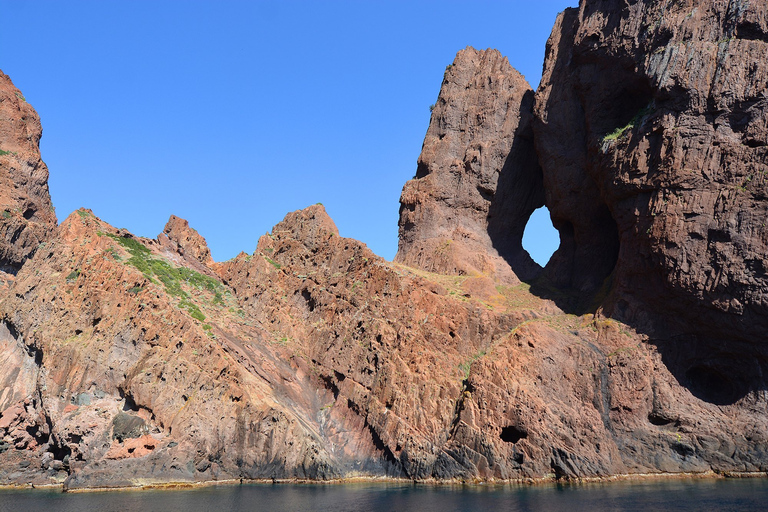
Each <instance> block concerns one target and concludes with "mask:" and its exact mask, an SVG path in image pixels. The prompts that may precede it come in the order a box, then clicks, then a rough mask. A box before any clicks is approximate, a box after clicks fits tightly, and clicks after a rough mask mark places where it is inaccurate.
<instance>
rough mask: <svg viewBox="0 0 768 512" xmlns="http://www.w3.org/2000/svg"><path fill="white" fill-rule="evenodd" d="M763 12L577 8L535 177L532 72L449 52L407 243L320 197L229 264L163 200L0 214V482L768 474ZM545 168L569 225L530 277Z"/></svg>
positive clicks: (711, 7) (567, 17)
mask: <svg viewBox="0 0 768 512" xmlns="http://www.w3.org/2000/svg"><path fill="white" fill-rule="evenodd" d="M686 6H687V7H686ZM689 7H690V9H689ZM765 20H766V8H765V7H763V6H762V5H753V4H752V3H749V4H747V3H746V2H744V3H740V2H735V1H731V2H729V3H727V4H726V3H724V2H722V3H721V2H715V1H711V2H709V3H708V4H707V5H705V6H702V5H701V3H697V4H696V6H693V5H688V4H686V3H685V2H679V1H678V2H671V3H668V2H635V3H632V4H627V5H623V6H621V7H616V6H614V5H613V4H611V5H607V4H605V3H598V2H594V1H591V0H586V1H584V2H582V4H581V7H580V8H579V9H578V10H568V11H566V12H565V13H564V14H563V15H562V16H561V17H560V18H559V19H558V23H557V25H556V27H555V30H554V32H553V36H552V38H551V39H550V43H549V45H548V53H547V62H546V66H545V75H544V80H543V82H542V86H541V88H540V90H539V92H538V97H537V100H536V105H535V115H536V119H535V122H534V128H535V132H536V145H537V151H538V154H539V157H540V161H541V163H542V169H541V171H543V175H542V174H541V172H540V170H539V168H538V167H537V165H536V161H535V158H534V157H533V155H532V153H530V136H531V128H530V126H531V120H530V116H531V114H530V112H529V110H528V109H529V107H528V106H526V105H529V104H527V103H526V102H527V101H528V102H530V101H531V100H530V91H529V90H528V89H527V86H525V84H524V82H521V80H522V79H521V78H520V77H519V76H518V75H516V74H515V73H514V72H513V71H512V70H511V68H510V67H509V65H508V64H507V63H506V61H505V60H504V59H502V58H501V57H500V56H499V55H498V54H497V53H495V52H488V51H486V52H476V51H474V50H471V49H468V50H464V51H463V52H461V53H460V54H459V56H458V57H457V60H456V62H455V63H454V65H453V66H452V67H451V68H450V69H449V70H447V72H446V80H445V83H444V84H443V89H442V91H441V96H440V100H439V102H438V105H437V106H436V107H435V110H434V112H433V119H432V123H431V125H430V133H429V134H428V136H427V139H426V141H425V145H424V151H423V153H422V157H421V159H420V163H419V171H418V173H417V178H416V179H415V180H413V181H412V182H409V184H408V185H407V186H406V188H405V189H404V192H403V200H402V209H401V233H402V236H403V241H402V244H401V247H400V252H399V255H398V262H395V263H390V262H386V261H384V260H383V259H381V258H379V257H377V256H376V255H374V254H373V253H372V252H371V251H370V250H369V249H368V248H367V247H366V246H365V245H364V244H362V243H360V242H357V241H355V240H351V239H348V238H343V237H340V236H339V232H338V230H337V229H336V226H335V224H334V223H333V221H332V220H331V219H330V218H329V217H328V215H327V213H326V212H325V210H324V208H323V207H322V206H321V205H315V206H310V207H308V208H305V209H303V210H299V211H296V212H291V213H289V214H288V215H287V216H286V217H285V219H284V220H283V221H282V222H280V223H279V224H278V225H276V226H275V227H274V229H273V230H272V232H271V233H268V234H266V235H264V236H262V237H261V238H260V240H259V241H258V245H257V248H256V251H255V252H254V253H253V254H250V255H247V254H244V253H243V254H240V255H239V256H237V257H236V258H234V259H232V260H230V261H227V262H223V263H213V262H212V261H211V257H210V252H209V251H208V249H207V246H206V244H205V241H204V239H203V238H202V237H201V236H200V235H199V234H197V232H195V231H194V230H193V229H191V228H190V227H189V225H188V223H187V222H186V221H184V220H183V219H179V218H176V217H172V218H171V220H170V221H169V223H168V225H167V226H166V229H165V231H164V233H163V234H161V235H160V236H158V239H157V240H149V239H144V238H140V237H136V236H133V235H132V234H130V233H128V232H127V231H125V230H119V229H115V228H114V227H112V226H110V225H108V224H106V223H105V222H103V221H101V220H100V219H99V218H98V217H96V216H95V215H94V214H93V212H91V211H90V210H84V209H82V210H78V211H76V212H74V213H73V214H72V215H70V216H69V217H68V218H67V219H66V220H65V221H64V222H63V223H62V224H61V225H60V226H59V227H58V228H56V229H51V230H50V231H49V232H48V231H47V232H46V233H47V234H46V236H47V237H48V238H46V239H45V243H44V244H40V243H38V245H37V246H36V247H35V249H36V250H28V249H29V246H28V245H26V244H28V239H27V238H24V236H19V237H11V238H10V239H8V240H7V247H8V249H7V251H6V253H7V254H9V255H16V256H14V257H16V259H15V260H12V259H8V261H9V262H13V265H16V266H11V267H10V268H13V269H14V272H15V276H14V277H13V278H12V279H10V278H9V279H8V280H7V281H8V282H7V283H6V284H4V285H3V286H2V287H0V349H1V350H0V354H1V355H0V384H2V387H1V388H0V483H4V484H5V483H30V482H31V483H56V482H59V483H63V484H64V485H65V486H68V487H72V488H74V487H100V486H131V485H140V484H142V483H146V482H172V481H176V482H178V481H187V482H192V481H207V480H219V479H239V478H244V479H245V478H248V479H250V478H269V479H283V478H306V479H334V478H343V477H356V476H390V477H404V478H411V479H415V480H426V479H438V480H447V479H460V480H465V481H469V480H475V479H481V480H493V479H528V478H534V479H561V478H566V479H568V478H578V477H599V476H606V475H613V474H619V473H629V474H633V473H659V472H672V473H674V472H705V471H716V472H720V473H727V472H733V471H749V472H765V471H766V470H768V449H766V446H768V417H767V416H766V414H765V411H766V403H767V402H766V391H765V390H766V386H765V383H764V380H763V377H762V375H764V374H765V373H764V369H763V365H764V361H765V360H766V359H765V357H764V356H765V354H764V351H765V349H764V348H763V345H762V339H761V338H759V336H758V334H759V332H761V331H760V329H761V328H762V327H763V326H764V324H765V318H766V317H765V315H764V313H765V311H764V306H765V304H764V300H763V297H764V294H765V290H766V286H765V284H766V283H765V282H764V279H765V275H764V273H762V270H761V269H762V268H763V267H762V265H764V263H765V257H764V254H765V252H764V246H765V230H764V226H762V225H758V224H757V222H758V220H756V219H758V216H760V215H762V216H763V217H764V216H765V215H764V214H765V211H764V209H765V197H768V196H765V194H764V193H763V192H764V186H763V185H764V183H763V181H762V178H761V177H760V176H761V175H762V174H761V173H762V170H763V169H764V167H765V165H766V164H765V162H766V160H765V159H764V153H763V151H764V149H765V147H768V145H766V144H764V138H765V136H764V132H763V131H761V130H762V129H763V128H765V126H764V125H765V123H764V122H763V121H764V112H765V109H764V99H765V98H763V96H761V94H762V95H764V91H765V85H766V84H765V73H764V70H763V64H762V61H760V60H759V58H758V51H759V50H761V49H763V50H764V46H765V38H764V37H763V34H765V27H766V22H765ZM725 36H727V37H725ZM731 37H732V39H731ZM713 38H715V39H714V40H713ZM730 45H735V46H734V47H733V48H734V50H733V51H734V52H735V53H733V54H731V53H728V52H730V51H731V50H729V48H731V46H730ZM689 47H690V48H694V49H696V51H691V52H689V50H688V48H689ZM725 55H728V57H727V58H726V57H724V56H725ZM748 62H750V64H749V65H748V64H747V63H748ZM727 84H730V85H729V86H726V85H727ZM518 86H519V87H518ZM729 87H730V88H729ZM3 105H4V106H5V105H6V104H5V102H4V103H3ZM3 108H4V107H3ZM630 114H631V115H630ZM761 119H762V120H763V121H761ZM761 123H762V124H761ZM512 126H514V128H512ZM4 129H5V128H4ZM2 133H15V132H12V131H7V132H2ZM563 134H569V135H570V136H569V137H564V136H563ZM497 138H498V140H497ZM3 140H4V139H3ZM3 140H0V145H2V144H5V142H3ZM3 147H4V146H3ZM7 156H8V155H4V156H3V157H7ZM518 157H519V158H518ZM4 161H8V160H4ZM686 169H687V170H686ZM691 169H693V170H694V172H688V171H689V170H691ZM745 173H752V177H751V178H750V179H748V180H747V179H746V178H744V181H739V180H740V179H741V178H742V177H744V176H745ZM12 176H15V175H12ZM746 177H749V175H748V174H746ZM542 184H543V186H544V188H545V191H546V197H545V198H544V199H545V200H546V202H547V205H548V206H549V207H550V210H551V212H552V217H553V221H554V222H555V225H556V227H558V229H559V230H560V233H561V240H562V245H561V247H560V249H559V250H558V252H557V253H556V255H555V256H554V257H553V259H552V260H551V262H550V263H549V264H548V265H547V267H546V268H545V269H544V271H543V272H542V274H541V275H540V276H539V277H537V278H535V279H532V280H531V283H532V285H530V286H529V285H528V284H525V283H520V282H519V281H518V280H517V278H516V277H515V273H518V274H519V275H521V276H522V275H528V277H532V276H533V275H535V274H536V268H535V267H530V266H529V265H528V264H526V263H525V262H526V261H527V260H526V257H527V256H526V255H525V254H524V252H520V251H522V248H519V247H518V243H519V239H520V237H521V234H522V226H524V224H525V221H526V220H527V217H528V215H529V214H530V212H531V211H532V209H533V208H534V207H536V205H538V204H540V202H541V200H542V197H541V194H542ZM2 186H3V187H5V189H3V190H0V197H12V195H13V194H15V193H16V192H14V191H15V190H23V187H21V188H20V187H19V186H16V183H15V182H14V181H13V180H11V179H9V180H6V181H5V182H3V183H2ZM37 190H42V189H40V188H38V189H37ZM457 190H458V193H457V192H456V191H457ZM451 191H453V194H454V195H453V196H451ZM25 193H30V194H31V192H25ZM35 211H37V210H35ZM22 217H23V215H22ZM35 222H37V221H35ZM30 226H32V225H30ZM32 227H34V226H32ZM32 227H30V228H29V229H32ZM464 231H466V232H467V234H466V235H465V234H463V233H464ZM33 232H34V231H30V233H33ZM25 236H26V235H25ZM30 236H31V235H30ZM41 236H42V235H41ZM444 243H448V245H450V246H455V248H456V249H451V251H450V252H448V253H447V254H445V255H441V253H440V251H439V249H440V247H441V245H437V246H436V245H435V244H444ZM518 249H519V250H518ZM760 251H763V252H762V253H760ZM474 254H478V255H479V257H478V258H474V257H470V256H472V255H474ZM9 258H10V256H9ZM521 262H522V263H521ZM9 265H10V263H9ZM526 268H528V269H529V270H530V268H533V270H531V271H530V272H528V271H527V270H526ZM425 269H430V270H439V271H440V272H431V271H428V270H425ZM532 291H533V292H534V293H532ZM548 297H549V298H548ZM587 306H589V309H588V310H586V307H587ZM610 316H612V317H614V318H609V317H610ZM617 319H618V320H623V321H617Z"/></svg>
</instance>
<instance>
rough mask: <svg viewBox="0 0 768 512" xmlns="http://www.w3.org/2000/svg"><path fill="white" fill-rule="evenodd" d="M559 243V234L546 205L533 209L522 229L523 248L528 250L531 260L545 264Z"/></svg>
mask: <svg viewBox="0 0 768 512" xmlns="http://www.w3.org/2000/svg"><path fill="white" fill-rule="evenodd" d="M559 245H560V234H559V233H558V232H557V230H556V229H555V227H554V226H553V225H552V220H551V219H550V217H549V210H548V209H547V207H546V206H542V207H541V208H539V209H537V210H535V211H534V212H533V213H532V214H531V217H530V218H529V219H528V223H527V224H526V225H525V231H523V248H524V249H525V250H526V251H528V254H530V255H531V258H533V261H535V262H536V263H538V264H539V265H541V266H542V267H544V266H546V264H547V262H548V261H549V259H550V258H551V257H552V254H554V252H555V251H556V250H557V248H558V246H559Z"/></svg>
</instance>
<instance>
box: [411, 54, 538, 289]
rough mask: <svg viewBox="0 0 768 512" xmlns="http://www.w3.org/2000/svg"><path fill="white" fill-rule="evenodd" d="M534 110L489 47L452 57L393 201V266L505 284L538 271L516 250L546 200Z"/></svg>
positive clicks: (526, 89) (517, 77)
mask: <svg viewBox="0 0 768 512" xmlns="http://www.w3.org/2000/svg"><path fill="white" fill-rule="evenodd" d="M532 104H533V91H532V89H531V87H530V85H528V83H527V82H526V81H525V78H523V76H522V75H521V74H520V73H518V72H517V71H516V70H515V69H514V68H512V66H510V64H509V62H508V60H507V58H506V57H504V56H502V55H501V54H500V53H499V52H498V51H497V50H475V49H474V48H471V47H468V48H465V49H464V50H461V51H460V52H459V53H458V54H457V55H456V59H455V60H454V62H453V64H451V65H450V66H448V67H447V68H446V71H445V77H444V79H443V84H442V87H441V89H440V94H439V96H438V98H437V102H436V103H435V105H433V107H432V117H431V120H430V124H429V128H428V130H427V134H426V137H425V138H424V145H423V147H422V151H421V155H420V156H419V159H418V165H417V170H416V176H415V178H414V179H413V180H411V181H409V182H408V183H406V184H405V187H404V188H403V193H402V195H401V198H400V242H399V247H398V253H397V256H396V261H398V262H400V263H405V264H408V265H412V266H416V267H420V268H423V269H425V270H429V271H434V272H440V273H449V274H467V275H478V274H483V275H487V276H490V277H495V278H497V279H499V280H500V281H503V282H509V283H515V282H517V281H518V280H517V276H516V275H515V273H518V274H520V275H521V276H523V277H529V276H531V275H533V274H535V273H536V272H537V271H538V270H539V269H538V266H537V265H536V264H535V263H534V262H533V261H532V260H531V259H530V257H529V256H528V254H527V253H526V252H525V251H524V249H523V248H522V235H523V230H524V228H525V223H526V222H527V220H528V218H529V217H530V214H531V213H532V212H533V210H534V209H536V208H537V207H539V206H541V205H542V204H543V201H544V198H543V191H542V189H541V172H540V170H539V168H538V164H537V161H536V155H535V153H534V150H533V142H532V140H533V135H532V133H531V108H532Z"/></svg>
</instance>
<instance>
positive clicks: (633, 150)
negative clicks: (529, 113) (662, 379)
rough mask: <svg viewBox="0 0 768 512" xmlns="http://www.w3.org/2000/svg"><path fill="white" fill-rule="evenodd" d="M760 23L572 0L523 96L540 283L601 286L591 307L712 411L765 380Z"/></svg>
mask: <svg viewBox="0 0 768 512" xmlns="http://www.w3.org/2000/svg"><path fill="white" fill-rule="evenodd" d="M767 11H768V6H767V5H766V3H765V2H747V1H715V0H708V1H703V2H701V1H696V2H693V1H675V2H667V1H655V2H633V3H630V4H627V5H624V4H615V5H614V4H612V3H610V2H600V1H585V2H582V3H581V6H580V8H579V9H569V10H567V11H566V12H565V13H563V14H562V15H561V16H560V17H559V18H558V21H557V24H556V26H555V29H554V30H553V33H552V37H551V38H550V40H549V42H548V44H547V57H546V61H545V69H544V76H543V79H542V82H541V86H540V89H539V91H538V93H537V100H536V108H535V111H536V125H535V131H536V147H537V150H538V153H539V159H540V162H541V165H542V168H543V172H544V185H545V189H546V202H547V206H548V207H549V209H550V212H551V214H552V220H553V222H554V224H555V227H557V228H558V229H559V231H560V236H561V239H562V244H561V246H560V249H559V250H558V251H557V253H556V254H555V255H554V256H553V258H552V260H551V262H550V264H549V265H548V266H547V269H546V275H547V277H548V278H549V279H550V281H551V282H552V283H555V285H556V286H558V287H561V288H571V289H575V290H578V291H579V292H582V293H584V292H586V293H589V292H594V291H596V290H598V289H599V288H600V287H601V286H603V291H606V290H609V291H610V295H609V296H608V300H607V301H606V302H605V307H606V310H607V311H609V312H610V314H612V315H613V316H615V317H616V318H620V319H623V320H624V321H627V322H629V323H632V324H634V325H636V326H638V327H639V328H642V329H645V330H650V332H654V333H655V335H654V337H656V338H658V343H659V346H660V347H662V348H663V353H664V354H665V357H666V358H667V360H668V363H669V364H670V365H671V366H672V367H673V368H675V372H676V373H677V374H678V377H679V378H680V380H681V382H684V383H686V384H687V385H689V386H691V389H692V390H696V392H697V393H698V394H700V395H701V396H704V397H709V398H711V399H714V400H718V401H733V400H734V399H735V398H738V397H740V396H743V395H744V393H746V392H747V391H748V390H749V389H765V382H764V380H763V379H762V378H761V377H759V376H760V375H764V374H765V370H766V369H768V368H766V366H765V363H766V355H768V346H766V344H765V342H764V337H765V332H766V329H768V273H766V268H765V265H766V263H765V262H766V259H765V255H766V253H768V229H766V226H765V222H766V218H767V217H768V194H767V192H766V191H768V188H767V187H768V124H766V119H767V117H766V116H767V115H768V114H767V113H768V97H766V90H767V88H768V62H767V61H766V59H765V53H766V51H767V50H768V14H767ZM563 133H568V134H571V136H570V137H563V136H562V134H563ZM609 276H610V278H611V279H610V280H608V281H606V282H605V283H604V280H606V279H607V278H608V277H609Z"/></svg>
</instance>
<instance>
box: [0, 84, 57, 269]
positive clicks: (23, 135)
mask: <svg viewBox="0 0 768 512" xmlns="http://www.w3.org/2000/svg"><path fill="white" fill-rule="evenodd" d="M42 134H43V129H42V127H41V126H40V118H39V117H38V116H37V112H35V109H33V108H32V106H30V104H29V103H27V101H26V100H25V99H24V96H23V95H22V94H21V91H19V90H18V89H17V88H16V87H14V85H13V83H12V82H11V79H10V78H8V76H7V75H5V74H3V73H2V72H0V270H2V271H4V272H10V273H15V272H16V271H17V270H18V269H19V268H20V267H21V265H22V264H23V263H24V261H25V260H26V259H27V258H28V257H29V256H30V255H31V254H33V253H34V252H35V250H37V248H38V246H39V245H40V244H44V243H45V242H47V241H48V239H49V238H50V237H51V234H52V232H53V230H54V229H55V228H56V214H55V213H54V210H53V205H52V204H51V196H50V194H49V193H48V168H47V167H46V165H45V163H43V161H42V159H41V158H40V137H41V136H42Z"/></svg>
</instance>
